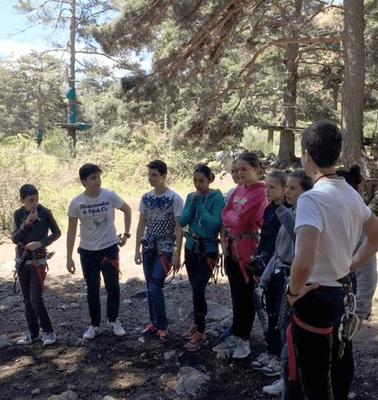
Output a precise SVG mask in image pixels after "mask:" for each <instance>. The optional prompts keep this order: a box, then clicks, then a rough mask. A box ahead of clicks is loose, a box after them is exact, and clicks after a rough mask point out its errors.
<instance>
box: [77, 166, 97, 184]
mask: <svg viewBox="0 0 378 400" xmlns="http://www.w3.org/2000/svg"><path fill="white" fill-rule="evenodd" d="M97 172H99V173H100V174H101V173H102V171H101V168H100V167H99V166H98V165H95V164H84V165H83V166H82V167H81V168H80V169H79V177H80V180H81V181H82V180H83V179H87V178H88V176H89V175H92V174H96V173H97Z"/></svg>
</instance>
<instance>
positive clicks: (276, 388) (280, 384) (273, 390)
mask: <svg viewBox="0 0 378 400" xmlns="http://www.w3.org/2000/svg"><path fill="white" fill-rule="evenodd" d="M283 390H284V381H283V379H282V378H281V379H278V381H275V382H273V383H272V384H271V385H268V386H264V387H263V392H264V393H267V394H273V395H276V396H279V395H280V394H281V393H282V391H283Z"/></svg>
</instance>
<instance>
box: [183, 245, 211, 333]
mask: <svg viewBox="0 0 378 400" xmlns="http://www.w3.org/2000/svg"><path fill="white" fill-rule="evenodd" d="M206 257H210V258H212V259H214V260H216V259H217V257H218V254H217V253H216V252H215V253H209V254H206V255H204V256H203V257H199V255H198V254H194V253H192V252H191V251H189V250H187V249H185V265H186V271H187V273H188V276H189V281H190V284H191V285H192V290H193V314H194V323H195V325H197V331H198V332H201V333H204V332H205V319H206V314H207V303H206V297H205V290H206V286H207V284H208V282H209V279H210V276H211V270H210V267H209V266H208V264H207V262H206Z"/></svg>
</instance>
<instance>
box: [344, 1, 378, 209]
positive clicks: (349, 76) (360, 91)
mask: <svg viewBox="0 0 378 400" xmlns="http://www.w3.org/2000/svg"><path fill="white" fill-rule="evenodd" d="M344 9H345V10H344V26H345V27H344V32H343V47H344V85H343V113H342V114H343V121H342V126H343V130H344V132H345V134H344V142H343V161H344V164H345V166H346V167H350V166H351V165H353V164H358V165H359V166H360V167H361V171H362V174H363V176H364V178H365V180H364V183H363V184H362V185H361V186H362V187H361V192H362V195H363V197H364V199H365V202H366V203H368V204H369V206H370V208H371V209H372V210H373V211H374V212H375V213H376V214H377V213H378V190H377V188H378V185H377V184H378V166H377V163H376V161H375V160H374V159H372V158H369V157H368V156H367V155H366V154H365V150H364V146H363V140H362V138H363V112H364V84H365V41H364V28H365V23H364V1H363V0H344Z"/></svg>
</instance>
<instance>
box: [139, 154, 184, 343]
mask: <svg viewBox="0 0 378 400" xmlns="http://www.w3.org/2000/svg"><path fill="white" fill-rule="evenodd" d="M147 168H148V180H149V182H150V185H151V186H152V187H153V189H152V190H151V191H149V192H148V193H145V194H144V195H143V196H142V198H141V200H140V204H139V213H140V215H139V222H138V227H137V235H136V247H135V263H136V264H142V263H143V271H144V276H145V279H146V285H147V290H148V309H149V314H150V323H149V324H147V326H146V327H145V329H144V330H143V334H151V333H152V334H155V335H157V336H158V338H159V339H160V341H161V342H162V343H164V342H166V341H167V340H168V339H169V336H168V329H167V328H168V319H167V315H166V311H165V299H164V292H163V287H164V281H165V278H166V276H167V274H168V273H169V270H170V268H171V267H173V268H174V270H175V271H176V272H177V271H179V269H180V267H181V245H182V228H181V226H180V221H179V218H180V215H181V212H182V209H183V200H182V198H181V197H180V196H179V195H178V194H177V193H176V192H174V191H173V190H171V189H170V188H169V187H168V186H167V184H166V179H167V173H168V167H167V164H166V163H165V162H163V161H161V160H155V161H151V162H150V163H149V164H148V165H147ZM141 247H142V252H141ZM142 255H143V257H142Z"/></svg>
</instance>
